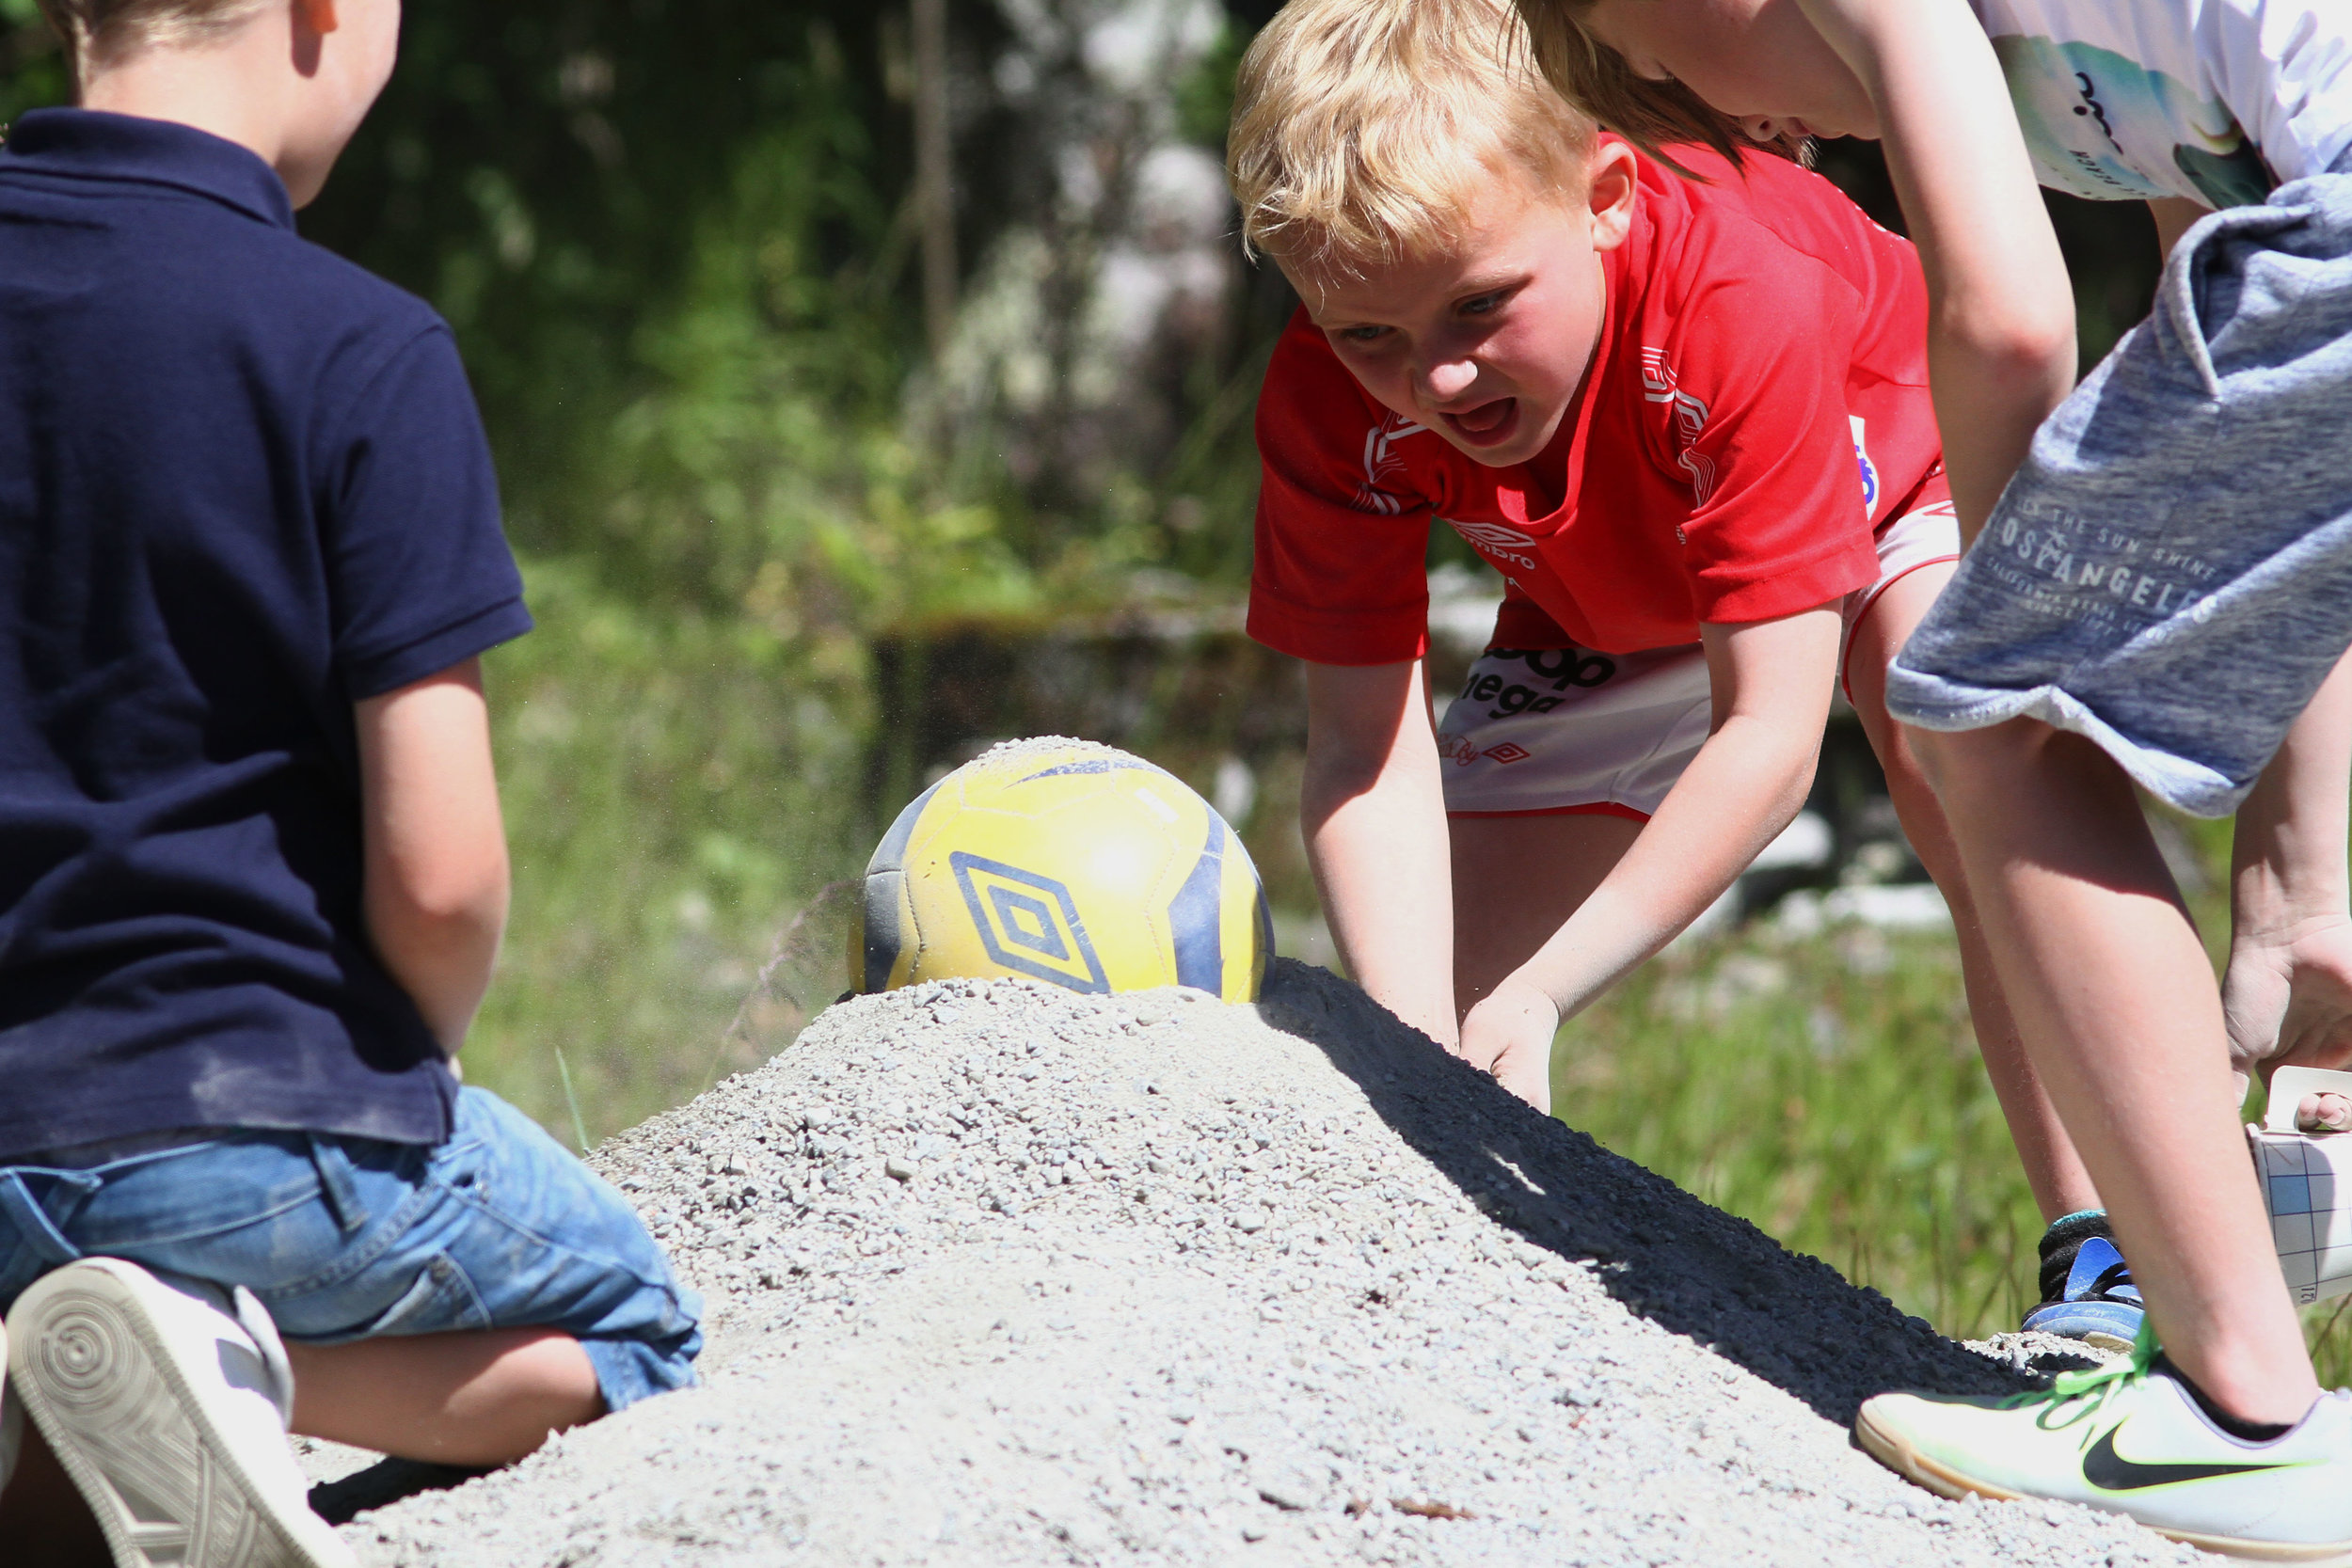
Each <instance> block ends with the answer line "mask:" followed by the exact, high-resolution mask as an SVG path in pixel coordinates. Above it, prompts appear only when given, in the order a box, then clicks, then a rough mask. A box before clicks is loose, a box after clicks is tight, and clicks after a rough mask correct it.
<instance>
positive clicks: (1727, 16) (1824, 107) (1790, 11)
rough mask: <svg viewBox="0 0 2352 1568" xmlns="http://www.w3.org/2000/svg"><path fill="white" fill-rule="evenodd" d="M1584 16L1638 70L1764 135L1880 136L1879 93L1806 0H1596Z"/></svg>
mask: <svg viewBox="0 0 2352 1568" xmlns="http://www.w3.org/2000/svg"><path fill="white" fill-rule="evenodd" d="M1553 3H1554V4H1561V3H1564V0H1553ZM1566 3H1574V0H1566ZM1581 22H1582V24H1583V25H1584V28H1585V30H1586V31H1587V32H1589V33H1591V34H1592V35H1593V37H1595V38H1597V39H1598V40H1600V41H1601V42H1603V43H1605V44H1607V45H1609V47H1610V48H1612V49H1614V50H1615V51H1616V52H1617V53H1618V54H1620V55H1624V56H1625V62H1626V64H1627V65H1628V66H1629V67H1630V68H1631V69H1632V71H1633V73H1634V74H1635V75H1636V76H1645V77H1647V78H1649V79H1650V80H1652V81H1665V80H1669V79H1671V80H1674V81H1677V82H1680V83H1681V84H1682V85H1683V86H1684V87H1689V88H1690V89H1691V90H1692V92H1694V93H1696V94H1698V95H1699V97H1700V98H1701V99H1703V100H1704V101H1706V102H1707V103H1709V104H1711V105H1712V106H1713V107H1715V108H1717V109H1720V110H1721V111H1723V112H1724V114H1727V115H1730V116H1732V117H1733V118H1734V119H1738V120H1739V121H1740V123H1741V125H1742V126H1743V127H1744V128H1745V129H1746V131H1747V133H1748V135H1751V136H1753V137H1755V138H1756V140H1758V141H1769V140H1772V138H1773V137H1775V136H1778V135H1791V134H1793V135H1801V136H1804V135H1811V136H1868V137H1876V136H1877V135H1878V134H1879V119H1878V110H1877V108H1876V107H1874V106H1873V105H1872V104H1871V103H1870V95H1869V94H1868V93H1867V91H1865V90H1864V88H1863V86H1862V82H1861V80H1860V78H1858V77H1856V76H1855V75H1854V73H1853V71H1852V70H1851V68H1850V67H1848V66H1847V64H1846V62H1845V60H1844V59H1843V58H1842V57H1840V56H1839V55H1838V53H1837V51H1836V50H1835V49H1833V48H1831V47H1830V45H1829V42H1828V40H1825V39H1823V38H1822V37H1821V35H1820V32H1819V30H1817V29H1816V28H1815V27H1814V25H1813V24H1812V23H1811V22H1810V21H1808V20H1807V19H1806V17H1805V14H1804V11H1803V10H1802V9H1800V8H1799V7H1798V0H1592V3H1591V4H1590V5H1589V6H1587V7H1585V8H1584V12H1583V15H1582V17H1581Z"/></svg>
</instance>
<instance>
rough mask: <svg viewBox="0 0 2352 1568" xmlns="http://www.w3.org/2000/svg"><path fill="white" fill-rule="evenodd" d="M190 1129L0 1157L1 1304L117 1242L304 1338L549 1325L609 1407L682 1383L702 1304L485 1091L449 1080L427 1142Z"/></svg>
mask: <svg viewBox="0 0 2352 1568" xmlns="http://www.w3.org/2000/svg"><path fill="white" fill-rule="evenodd" d="M188 1136H189V1137H191V1138H193V1139H194V1140H195V1141H189V1142H174V1141H169V1140H165V1143H166V1147H162V1148H151V1147H150V1148H141V1147H140V1142H142V1141H133V1142H132V1143H130V1144H129V1145H127V1146H125V1145H118V1146H114V1147H113V1148H108V1147H107V1146H103V1145H94V1146H89V1147H87V1148H83V1149H80V1150H69V1151H61V1152H59V1153H57V1154H54V1155H35V1156H30V1157H26V1158H23V1159H20V1160H19V1161H18V1162H17V1163H14V1164H6V1165H0V1311H6V1310H7V1309H8V1307H10V1306H11V1305H13V1304H14V1302H15V1301H16V1298H17V1297H18V1296H19V1295H20V1294H22V1293H23V1292H24V1289H25V1287H27V1286H29V1285H30V1284H32V1283H33V1281H34V1280H36V1279H39V1278H40V1276H41V1275H44V1274H47V1273H48V1272H49V1271H50V1270H52V1269H56V1268H59V1267H62V1266H63V1265H65V1264H67V1263H70V1262H72V1261H73V1260H74V1259H77V1258H84V1257H107V1258H121V1259H128V1260H129V1261H131V1262H134V1263H138V1264H140V1265H142V1266H144V1267H148V1268H153V1269H165V1270H169V1271H171V1272H173V1273H176V1274H183V1275H192V1276H194V1277H196V1278H199V1279H209V1280H215V1281H218V1282H219V1283H221V1284H224V1285H243V1286H245V1287H246V1288H247V1289H249V1290H251V1291H253V1292H254V1293H255V1294H256V1295H258V1296H259V1297H260V1298H261V1299H262V1303H263V1304H264V1305H265V1306H267V1307H268V1308H269V1312H270V1316H271V1318H272V1319H274V1320H275V1321H276V1323H277V1324H278V1331H279V1332H280V1333H281V1334H283V1335H284V1336H285V1337H286V1338H288V1339H290V1340H294V1341H296V1342H299V1343H303V1344H312V1345H333V1344H341V1343H343V1342H345V1341H347V1340H352V1339H365V1338H373V1337H374V1336H378V1335H398V1334H438V1333H443V1332H446V1331H449V1330H453V1329H485V1328H556V1329H562V1330H563V1331H564V1332H565V1333H568V1334H570V1335H571V1336H572V1337H573V1338H577V1339H578V1340H579V1341H580V1347H581V1348H582V1349H583V1350H585V1351H586V1352H587V1353H588V1359H589V1361H590V1362H591V1363H592V1364H593V1365H594V1366H595V1368H596V1381H597V1383H598V1385H599V1386H601V1387H602V1389H603V1392H604V1401H605V1404H606V1406H607V1408H609V1409H612V1410H619V1409H621V1408H622V1407H624V1406H626V1405H628V1404H632V1403H634V1402H637V1401H639V1400H642V1399H644V1398H646V1397H647V1396H648V1395H652V1394H660V1393H664V1392H667V1391H668V1390H670V1389H672V1388H680V1387H684V1386H688V1385H689V1384H691V1383H692V1382H693V1381H694V1371H693V1361H694V1355H695V1353H696V1352H698V1351H699V1350H701V1348H702V1332H701V1328H700V1320H701V1315H702V1303H701V1302H700V1301H699V1300H698V1299H697V1298H696V1297H695V1295H694V1294H693V1292H692V1291H687V1290H685V1289H683V1288H681V1287H680V1286H679V1284H678V1283H677V1280H676V1278H675V1276H674V1275H672V1274H671V1272H670V1265H669V1261H668V1259H665V1258H663V1257H662V1255H661V1251H660V1248H659V1247H658V1246H656V1245H655V1243H654V1240H653V1237H652V1236H651V1235H650V1234H648V1233H647V1231H646V1229H645V1227H644V1222H643V1221H641V1220H640V1219H639V1218H638V1217H637V1214H636V1212H635V1211H633V1210H631V1209H630V1208H629V1206H628V1203H627V1201H626V1200H624V1199H623V1198H622V1196H621V1195H620V1194H619V1193H617V1192H615V1191H614V1190H613V1189H612V1187H611V1186H610V1185H608V1184H607V1183H606V1182H604V1181H602V1180H599V1179H598V1178H597V1177H596V1176H595V1175H594V1174H593V1173H591V1172H590V1171H589V1170H588V1168H587V1167H586V1166H585V1165H583V1164H580V1162H579V1161H578V1160H576V1159H574V1158H573V1157H572V1156H571V1155H570V1154H567V1153H566V1152H564V1149H563V1148H560V1147H559V1146H558V1145H557V1144H556V1142H555V1141H554V1140H553V1139H552V1138H550V1137H548V1135H547V1134H546V1133H545V1132H541V1131H540V1130H539V1128H538V1127H537V1125H536V1124H534V1123H533V1122H532V1121H531V1120H530V1118H528V1117H525V1116H523V1115H522V1113H520V1112H519V1111H516V1109H515V1108H514V1107H513V1106H511V1105H509V1104H507V1103H506V1102H505V1101H502V1100H500V1099H499V1098H498V1097H497V1096H495V1095H493V1094H490V1093H489V1092H488V1091H486V1090H484V1089H478V1088H469V1089H465V1090H462V1091H461V1092H460V1094H459V1096H458V1101H457V1125H456V1130H455V1131H454V1132H453V1133H452V1134H451V1136H450V1138H449V1140H448V1141H447V1142H446V1143H443V1144H441V1145H440V1146H439V1147H438V1148H419V1147H417V1146H415V1145H412V1144H390V1143H378V1142H375V1141H373V1140H371V1139H366V1138H348V1137H340V1136H330V1135H326V1134H313V1133H305V1132H264V1131H258V1130H241V1131H236V1132H216V1133H206V1132H197V1133H193V1134H189V1135H188ZM156 1141H157V1140H153V1139H149V1140H143V1142H145V1143H148V1144H152V1143H154V1142H156ZM126 1147H127V1148H130V1149H131V1150H133V1151H131V1152H125V1151H124V1149H125V1148H126ZM43 1161H46V1162H48V1163H45V1164H44V1163H41V1162H43Z"/></svg>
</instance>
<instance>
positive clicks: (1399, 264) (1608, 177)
mask: <svg viewBox="0 0 2352 1568" xmlns="http://www.w3.org/2000/svg"><path fill="white" fill-rule="evenodd" d="M1495 175H1496V177H1495V178H1494V179H1492V180H1491V181H1488V182H1484V183H1483V184H1482V186H1481V188H1480V194H1479V195H1478V197H1477V198H1476V199H1475V201H1474V202H1473V204H1472V206H1471V208H1470V211H1469V212H1468V213H1467V214H1464V220H1463V223H1462V226H1461V230H1460V232H1459V234H1458V236H1457V237H1456V238H1455V239H1454V242H1453V243H1452V244H1450V245H1446V246H1444V247H1443V248H1442V249H1438V250H1434V251H1430V252H1426V253H1422V254H1413V255H1407V256H1406V257H1405V258H1404V259H1403V260H1401V261H1396V262H1394V263H1391V264H1389V265H1385V266H1375V267H1372V268H1369V269H1367V271H1366V275H1365V276H1363V277H1347V276H1344V273H1343V269H1337V268H1334V269H1328V270H1326V271H1320V272H1318V271H1315V270H1312V269H1297V270H1293V269H1289V268H1286V269H1285V270H1286V271H1288V272H1289V273H1290V277H1291V281H1292V282H1293V283H1294V284H1295V285H1296V287H1297V289H1298V295H1299V298H1300V299H1301V300H1302V301H1304V303H1305V305H1306V307H1307V313H1308V315H1309V316H1310V317H1311V319H1312V320H1313V322H1314V324H1315V325H1317V326H1319V327H1321V328H1322V329H1323V334H1324V336H1325V338H1327V340H1328V341H1330V344H1331V347H1332V350H1333V352H1335V353H1336V354H1338V355H1339V356H1340V362H1341V363H1342V364H1343V365H1345V366H1346V367H1347V368H1348V370H1349V371H1350V372H1353V373H1354V375H1355V377H1356V379H1357V380H1358V381H1359V382H1360V383H1362V384H1363V388H1364V390H1366V391H1368V392H1370V393H1371V394H1372V395H1373V396H1374V397H1375V398H1377V399H1378V400H1379V401H1380V402H1381V403H1382V404H1386V405H1387V406H1388V407H1390V408H1391V409H1393V410H1395V411H1396V412H1397V413H1399V414H1402V415H1403V416H1405V417H1406V419H1408V420H1413V421H1414V422H1416V423H1418V424H1422V425H1426V426H1427V427H1428V428H1429V429H1431V430H1434V431H1436V432H1437V433H1438V435H1440V436H1444V437H1445V438H1446V439H1447V440H1448V441H1451V442H1453V443H1454V446H1456V447H1458V448H1459V449H1461V451H1463V452H1465V453H1466V454H1468V455H1469V456H1470V457H1472V458H1474V459H1476V460H1477V461H1478V462H1481V463H1484V464H1486V465H1488V466H1490V467H1509V466H1511V465H1513V464H1517V463H1524V462H1526V461H1528V460H1529V459H1530V458H1532V457H1534V455H1535V454H1536V453H1537V452H1539V451H1543V450H1544V448H1545V447H1546V446H1548V445H1549V444H1550V442H1551V438H1552V436H1554V435H1555V434H1557V433H1558V431H1559V429H1560V421H1561V420H1562V419H1563V418H1565V416H1566V414H1567V411H1568V409H1569V408H1570V407H1571V406H1573V405H1574V404H1575V402H1576V395H1577V390H1578V388H1580V387H1581V386H1582V384H1583V380H1584V372H1585V370H1586V368H1587V367H1588V366H1590V365H1591V363H1592V358H1593V348H1594V345H1595V343H1596V342H1597V341H1598V340H1599V337H1600V328H1601V322H1602V318H1603V314H1604V312H1605V310H1606V308H1607V304H1608V300H1607V294H1606V291H1605V289H1604V286H1603V282H1602V275H1601V265H1600V254H1599V253H1600V252H1601V251H1604V250H1611V249H1614V248H1615V247H1616V246H1617V245H1622V244H1624V243H1625V236H1626V233H1627V231H1628V230H1629V228H1630V227H1631V223H1632V211H1633V201H1634V195H1635V188H1636V187H1635V177H1634V162H1633V155H1632V153H1631V152H1630V151H1629V150H1627V149H1626V148H1625V147H1624V146H1623V145H1622V144H1618V143H1609V144H1604V145H1602V146H1601V147H1599V148H1597V149H1596V150H1595V151H1594V152H1593V153H1592V154H1591V157H1590V160H1589V176H1590V177H1589V179H1588V180H1587V181H1585V182H1584V185H1585V189H1584V193H1583V195H1582V196H1581V198H1580V197H1563V196H1560V195H1556V194H1554V193H1551V192H1547V191H1544V190H1542V189H1541V188H1540V187H1539V186H1538V185H1537V182H1535V180H1534V177H1533V176H1532V175H1530V174H1528V173H1527V172H1525V171H1523V170H1520V169H1518V168H1517V167H1513V168H1510V169H1508V170H1507V171H1506V170H1497V171H1495Z"/></svg>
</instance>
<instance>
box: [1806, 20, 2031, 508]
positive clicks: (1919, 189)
mask: <svg viewBox="0 0 2352 1568" xmlns="http://www.w3.org/2000/svg"><path fill="white" fill-rule="evenodd" d="M1797 3H1798V5H1799V6H1800V7H1801V8H1803V9H1804V13H1805V15H1806V16H1807V17H1808V18H1809V19H1810V20H1811V21H1812V23H1813V24H1814V26H1815V27H1816V28H1818V29H1819V30H1820V33H1821V35H1822V37H1823V38H1825V39H1826V40H1828V41H1829V43H1830V45H1831V46H1832V47H1833V48H1835V49H1836V51H1837V52H1838V53H1839V54H1840V55H1843V56H1844V58H1845V60H1846V63H1847V65H1848V66H1849V67H1851V69H1852V71H1854V73H1855V75H1857V76H1858V77H1860V78H1861V81H1862V86H1863V87H1864V88H1865V90H1867V92H1868V93H1869V95H1870V101H1871V103H1873V104H1874V105H1876V107H1877V109H1878V115H1879V129H1880V133H1881V136H1882V139H1883V144H1884V146H1885V150H1886V166H1887V171H1888V173H1889V174H1891V175H1892V176H1893V178H1894V182H1895V190H1896V194H1897V195H1898V197H1899V198H1900V199H1901V201H1902V208H1903V218H1904V221H1905V223H1906V224H1907V225H1908V227H1909V229H1910V230H1911V238H1912V240H1913V242H1914V243H1915V244H1916V245H1918V247H1919V261H1920V265H1921V267H1922V268H1923V270H1924V271H1925V272H1926V274H1927V281H1928V309H1929V316H1928V366H1929V379H1930V381H1931V384H1932V386H1933V388H1934V395H1935V413H1936V420H1937V423H1938V424H1939V425H1940V426H1941V427H1942V430H1943V436H1944V459H1945V463H1946V466H1947V467H1948V468H1949V470H1950V473H1951V483H1952V499H1953V501H1954V503H1955V505H1956V506H1957V509H1958V511H1959V513H1960V525H1961V536H1962V538H1963V539H1964V540H1969V541H1973V540H1974V539H1975V538H1976V535H1977V531H1978V530H1979V529H1981V528H1982V527H1983V526H1984V521H1985V518H1986V516H1987V515H1989V514H1990V513H1991V512H1992V510H1993V504H1994V501H1996V500H1998V499H2000V494H2001V488H2002V486H2003V485H2005V484H2007V483H2009V478H2010V474H2012V473H2014V472H2015V471H2016V468H2017V465H2018V464H2019V463H2020V462H2022V461H2023V460H2024V458H2025V455H2026V448H2027V447H2028V445H2030V444H2031V442H2032V439H2033V433H2034V430H2035V429H2036V427H2038V426H2039V425H2040V424H2041V423H2042V420H2043V418H2044V417H2045V416H2047V415H2048V414H2049V412H2050V410H2052V409H2053V408H2056V407H2057V406H2058V402H2059V400H2060V399H2062V398H2064V397H2065V396H2066V394H2067V392H2069V391H2070V390H2072V389H2073V387H2074V293H2073V291H2072V290H2071V288H2070V287H2069V286H2068V283H2067V277H2066V261H2065V259H2064V258H2063V257H2062V256H2060V255H2059V253H2058V236H2057V234H2056V233H2055V232H2053V231H2052V230H2051V228H2050V219H2049V214H2048V213H2047V211H2046V210H2045V209H2044V208H2043V207H2042V192H2041V190H2040V188H2039V186H2038V185H2037V184H2036V182H2035V180H2034V173H2033V166H2032V164H2031V163H2030V161H2029V160H2028V159H2027V158H2026V143H2025V137H2024V135H2023V134H2022V133H2021V132H2020V131H2019V130H2018V128H2017V115H2016V111H2015V109H2014V108H2012V107H2011V105H2010V96H2009V87H2008V85H2007V83H2006V82H2005V81H2004V80H2003V79H2002V76H2001V68H2000V64H1999V62H1998V61H1997V60H1996V59H1995V58H1994V54H1993V46H1992V43H1991V41H1990V40H1988V39H1987V38H1986V37H1985V33H1984V26H1983V24H1981V23H1979V21H1978V20H1977V19H1976V17H1975V16H1974V15H1973V14H1972V13H1971V12H1970V10H1969V8H1968V7H1967V5H1966V3H1965V0H1797Z"/></svg>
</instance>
